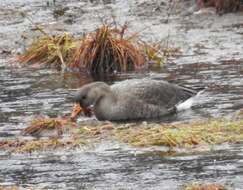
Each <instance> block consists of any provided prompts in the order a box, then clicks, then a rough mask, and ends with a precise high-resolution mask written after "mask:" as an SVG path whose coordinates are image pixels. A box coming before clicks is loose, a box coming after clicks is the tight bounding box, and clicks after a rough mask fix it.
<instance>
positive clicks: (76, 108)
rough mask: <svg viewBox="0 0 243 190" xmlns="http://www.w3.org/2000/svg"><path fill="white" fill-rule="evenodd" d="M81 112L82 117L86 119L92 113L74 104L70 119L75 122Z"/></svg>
mask: <svg viewBox="0 0 243 190" xmlns="http://www.w3.org/2000/svg"><path fill="white" fill-rule="evenodd" d="M81 112H83V113H84V115H85V116H88V117H90V116H91V115H92V112H91V110H90V109H89V108H83V107H81V106H80V104H79V103H76V104H74V107H73V111H72V113H71V119H72V120H75V119H76V118H77V117H78V115H79V114H80V113H81Z"/></svg>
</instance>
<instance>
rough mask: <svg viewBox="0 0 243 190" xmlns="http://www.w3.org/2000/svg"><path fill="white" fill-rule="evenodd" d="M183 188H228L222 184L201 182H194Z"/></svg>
mask: <svg viewBox="0 0 243 190" xmlns="http://www.w3.org/2000/svg"><path fill="white" fill-rule="evenodd" d="M183 190H227V189H226V187H224V186H223V185H221V184H201V183H192V184H190V185H188V186H186V187H185V188H183Z"/></svg>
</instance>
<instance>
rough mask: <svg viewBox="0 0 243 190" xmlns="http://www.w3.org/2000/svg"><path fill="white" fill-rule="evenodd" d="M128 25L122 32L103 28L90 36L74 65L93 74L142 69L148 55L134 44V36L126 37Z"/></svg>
mask: <svg viewBox="0 0 243 190" xmlns="http://www.w3.org/2000/svg"><path fill="white" fill-rule="evenodd" d="M126 30H127V25H124V26H122V27H121V28H120V29H118V28H116V27H111V26H109V25H103V26H101V27H100V28H98V29H96V31H94V32H91V33H89V34H87V35H86V36H85V37H84V38H83V39H82V40H81V42H80V47H79V48H78V50H77V51H76V53H75V56H74V60H72V61H71V62H72V64H74V65H76V66H80V67H82V68H85V69H87V70H88V71H90V72H91V73H98V74H104V73H105V74H106V73H113V72H115V71H116V72H127V71H133V70H137V69H139V68H141V66H143V65H144V64H145V63H146V60H145V55H144V54H143V53H142V52H141V51H140V50H139V48H138V44H136V43H134V42H133V40H134V38H135V37H127V38H125V37H124V36H125V32H126Z"/></svg>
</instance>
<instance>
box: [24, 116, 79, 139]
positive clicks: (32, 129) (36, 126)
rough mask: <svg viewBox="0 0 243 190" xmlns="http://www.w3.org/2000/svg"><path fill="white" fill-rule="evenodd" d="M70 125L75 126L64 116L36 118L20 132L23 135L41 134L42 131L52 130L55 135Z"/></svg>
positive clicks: (61, 132)
mask: <svg viewBox="0 0 243 190" xmlns="http://www.w3.org/2000/svg"><path fill="white" fill-rule="evenodd" d="M71 127H76V124H75V123H74V122H72V121H71V120H70V119H65V118H37V119H34V120H33V121H32V122H31V123H30V125H29V126H28V127H27V128H25V129H24V130H23V131H22V133H23V134H24V135H32V136H37V137H39V136H42V135H43V134H42V133H45V132H48V131H54V132H55V134H54V135H55V136H60V135H62V134H63V132H64V131H65V130H66V129H68V128H71Z"/></svg>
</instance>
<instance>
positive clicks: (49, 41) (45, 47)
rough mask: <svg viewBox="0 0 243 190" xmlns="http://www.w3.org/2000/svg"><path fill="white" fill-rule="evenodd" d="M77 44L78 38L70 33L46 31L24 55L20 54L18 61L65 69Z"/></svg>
mask: <svg viewBox="0 0 243 190" xmlns="http://www.w3.org/2000/svg"><path fill="white" fill-rule="evenodd" d="M42 34H43V33H42ZM76 46H77V44H76V39H75V38H74V37H73V36H72V35H70V34H68V33H64V34H62V35H55V36H51V35H48V34H46V33H44V34H43V36H41V37H39V38H37V39H36V40H35V41H34V42H33V43H32V44H31V46H30V47H29V48H28V49H27V50H26V51H25V52H24V53H23V54H22V55H20V56H18V61H19V62H21V63H29V64H35V63H38V64H45V65H48V66H51V67H55V68H56V69H59V70H60V69H64V68H65V67H67V62H68V60H70V59H71V58H72V57H73V53H74V51H75V49H76Z"/></svg>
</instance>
